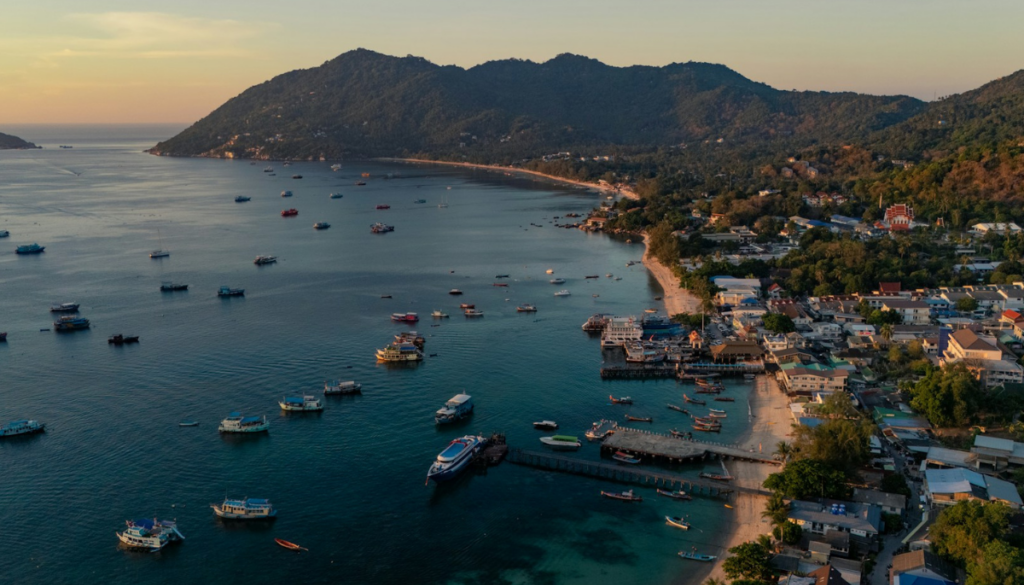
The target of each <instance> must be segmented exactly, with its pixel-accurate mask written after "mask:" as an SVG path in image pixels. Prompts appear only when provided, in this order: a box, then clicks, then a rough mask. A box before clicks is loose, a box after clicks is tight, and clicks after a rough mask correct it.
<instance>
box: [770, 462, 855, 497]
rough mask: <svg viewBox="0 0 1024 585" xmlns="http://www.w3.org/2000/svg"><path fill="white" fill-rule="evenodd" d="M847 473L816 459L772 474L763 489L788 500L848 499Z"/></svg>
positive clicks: (795, 463)
mask: <svg viewBox="0 0 1024 585" xmlns="http://www.w3.org/2000/svg"><path fill="white" fill-rule="evenodd" d="M847 481H848V478H847V476H846V474H845V473H843V472H842V471H840V470H837V469H835V468H834V467H831V466H830V465H828V464H827V463H824V462H822V461H818V460H815V459H799V460H797V461H793V462H791V463H789V464H787V465H786V468H785V469H783V470H782V471H780V472H777V473H773V474H771V475H769V476H768V479H766V480H765V481H764V487H765V488H767V489H769V490H772V491H774V492H776V493H778V494H781V495H782V496H784V497H787V498H794V499H798V500H804V499H809V498H810V499H813V498H832V499H837V500H842V499H846V498H847V497H849V495H850V492H851V489H850V487H849V486H848V485H847Z"/></svg>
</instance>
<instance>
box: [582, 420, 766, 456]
mask: <svg viewBox="0 0 1024 585" xmlns="http://www.w3.org/2000/svg"><path fill="white" fill-rule="evenodd" d="M601 450H602V451H604V452H606V453H609V452H611V453H613V452H615V451H623V452H626V453H629V454H630V455H633V456H636V457H640V458H642V459H651V460H653V461H663V462H674V463H686V462H696V461H703V460H705V459H708V458H710V457H711V456H717V457H719V458H721V459H738V460H740V461H753V462H755V463H767V464H769V465H781V462H780V461H776V460H775V459H773V458H772V457H771V456H770V455H765V454H763V453H752V452H750V451H748V450H746V449H743V448H740V447H737V446H735V445H726V444H724V443H712V442H709V441H697V440H690V439H682V438H679V437H675V436H672V435H664V434H661V433H654V432H650V431H644V430H640V429H633V428H629V427H622V426H620V427H619V428H618V429H616V431H615V434H613V435H610V436H608V437H607V438H605V439H604V441H603V442H602V443H601Z"/></svg>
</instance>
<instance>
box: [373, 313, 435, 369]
mask: <svg viewBox="0 0 1024 585" xmlns="http://www.w3.org/2000/svg"><path fill="white" fill-rule="evenodd" d="M399 317H400V318H399ZM391 319H392V320H393V321H396V322H406V323H415V322H416V321H419V317H418V316H416V313H395V314H392V315H391ZM425 343H426V339H425V338H424V337H423V336H422V335H420V334H419V333H417V332H415V331H403V332H402V333H399V334H397V335H395V339H394V340H393V341H392V342H391V343H389V344H388V345H387V346H386V347H384V348H382V349H378V350H377V361H379V362H384V363H407V362H418V361H422V360H423V346H424V344H425Z"/></svg>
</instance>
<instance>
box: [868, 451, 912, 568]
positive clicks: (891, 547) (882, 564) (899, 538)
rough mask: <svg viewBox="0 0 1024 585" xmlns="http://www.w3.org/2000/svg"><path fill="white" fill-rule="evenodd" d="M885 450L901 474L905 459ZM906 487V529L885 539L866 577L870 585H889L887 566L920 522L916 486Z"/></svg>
mask: <svg viewBox="0 0 1024 585" xmlns="http://www.w3.org/2000/svg"><path fill="white" fill-rule="evenodd" d="M886 448H887V450H888V451H889V454H890V455H891V456H892V457H893V459H894V460H895V461H896V471H897V473H903V470H904V469H905V468H906V463H907V462H906V459H905V458H904V457H902V456H901V455H900V454H898V453H896V452H894V451H893V450H892V449H890V448H888V446H886ZM904 477H906V476H904ZM907 485H909V486H910V498H909V499H908V500H907V508H908V511H907V514H906V520H905V522H906V525H907V527H908V528H907V529H906V530H903V531H901V532H900V533H898V534H893V535H889V536H886V537H885V539H884V541H883V547H882V551H881V552H879V553H878V557H877V558H876V559H875V568H874V570H873V571H871V573H870V574H869V575H868V582H869V583H870V584H871V585H889V566H890V565H892V557H893V553H895V552H896V549H898V548H900V546H902V544H903V539H904V538H906V536H907V533H908V532H909V531H910V530H913V529H914V527H916V526H917V525H918V524H920V522H921V510H920V509H919V508H918V503H919V502H920V497H919V496H920V492H919V491H918V484H917V483H916V482H913V481H909V479H908V481H907Z"/></svg>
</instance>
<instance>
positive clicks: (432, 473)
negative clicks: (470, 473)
mask: <svg viewBox="0 0 1024 585" xmlns="http://www.w3.org/2000/svg"><path fill="white" fill-rule="evenodd" d="M486 446H487V439H486V438H484V437H479V436H474V435H466V436H465V437H461V438H458V439H455V440H454V441H452V442H451V443H449V444H448V447H447V448H446V449H445V450H444V451H441V454H440V455H438V456H437V461H434V464H433V465H431V466H430V470H429V471H427V482H429V481H430V480H434V481H438V482H440V481H448V480H449V479H454V478H455V477H456V476H458V475H459V474H460V473H462V470H463V469H465V468H466V466H467V465H469V462H470V461H472V460H473V457H474V456H475V455H476V454H477V453H479V452H480V450H481V449H483V448H484V447H486Z"/></svg>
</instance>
